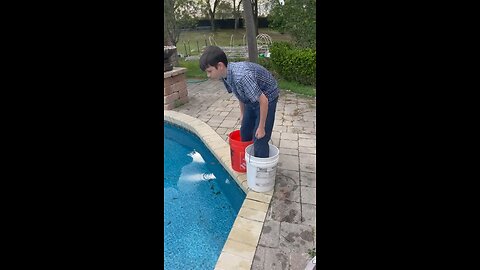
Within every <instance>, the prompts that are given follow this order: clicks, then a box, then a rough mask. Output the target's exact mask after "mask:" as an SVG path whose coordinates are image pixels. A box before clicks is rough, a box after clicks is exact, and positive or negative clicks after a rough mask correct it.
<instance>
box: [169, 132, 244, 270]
mask: <svg viewBox="0 0 480 270" xmlns="http://www.w3.org/2000/svg"><path fill="white" fill-rule="evenodd" d="M164 131H165V133H164V147H165V148H164V194H165V197H164V202H163V203H164V210H165V211H164V236H165V240H164V258H165V262H164V268H165V269H168V270H177V269H214V268H215V264H216V262H217V259H218V257H219V255H220V252H221V251H222V248H223V246H224V244H225V241H226V240H227V237H228V234H229V232H230V230H231V228H232V225H233V222H234V221H235V218H236V216H237V214H238V211H239V209H240V207H241V205H242V203H243V200H244V199H245V193H244V192H243V191H242V190H241V189H240V187H239V186H238V185H237V183H236V182H235V181H234V180H233V179H232V178H231V176H230V175H229V174H228V173H227V171H225V169H224V168H223V166H222V165H221V164H220V163H219V162H218V160H217V159H216V158H215V157H214V156H213V155H212V153H211V152H210V151H209V150H208V149H207V148H206V147H205V145H204V144H203V142H201V141H200V139H199V138H198V137H196V135H194V134H192V133H191V132H189V131H187V130H185V129H182V128H179V127H177V126H174V125H171V124H168V123H164Z"/></svg>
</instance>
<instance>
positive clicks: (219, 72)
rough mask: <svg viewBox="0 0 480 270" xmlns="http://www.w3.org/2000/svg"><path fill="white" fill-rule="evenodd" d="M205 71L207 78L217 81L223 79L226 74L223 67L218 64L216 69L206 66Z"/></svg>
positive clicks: (221, 64)
mask: <svg viewBox="0 0 480 270" xmlns="http://www.w3.org/2000/svg"><path fill="white" fill-rule="evenodd" d="M205 71H206V72H207V77H208V78H210V79H212V80H219V79H220V78H224V77H225V74H226V72H225V71H226V69H225V65H224V64H223V63H222V62H220V63H218V64H217V67H216V68H215V67H212V66H208V67H207V68H206V69H205Z"/></svg>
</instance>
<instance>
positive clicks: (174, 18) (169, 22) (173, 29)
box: [163, 0, 197, 46]
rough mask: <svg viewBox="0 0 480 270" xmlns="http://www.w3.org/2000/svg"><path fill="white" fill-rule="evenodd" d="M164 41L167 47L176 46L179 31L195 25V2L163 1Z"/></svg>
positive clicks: (190, 0)
mask: <svg viewBox="0 0 480 270" xmlns="http://www.w3.org/2000/svg"><path fill="white" fill-rule="evenodd" d="M163 5H164V12H163V16H164V23H165V26H164V31H166V34H165V33H164V35H163V36H164V41H163V43H164V44H166V43H170V44H168V45H175V46H176V45H177V42H178V40H179V38H180V32H181V31H180V30H181V29H183V28H191V27H194V26H195V25H196V24H197V19H196V18H195V17H194V15H193V14H194V13H195V11H196V6H195V2H193V1H192V0H164V2H163Z"/></svg>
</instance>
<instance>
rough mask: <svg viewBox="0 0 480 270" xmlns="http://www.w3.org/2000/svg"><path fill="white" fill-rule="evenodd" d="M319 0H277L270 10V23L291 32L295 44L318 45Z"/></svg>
mask: <svg viewBox="0 0 480 270" xmlns="http://www.w3.org/2000/svg"><path fill="white" fill-rule="evenodd" d="M316 5H317V0H285V4H284V5H281V4H280V3H279V2H278V1H275V3H274V5H273V9H272V11H271V12H270V15H269V16H268V18H269V23H270V24H269V25H270V27H272V28H273V29H276V30H278V31H280V32H281V33H290V34H291V35H292V36H293V38H294V40H295V44H296V45H297V46H299V47H302V48H312V49H313V48H315V47H316V35H317V31H316V23H317V21H316V16H317V12H316Z"/></svg>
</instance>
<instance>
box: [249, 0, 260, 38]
mask: <svg viewBox="0 0 480 270" xmlns="http://www.w3.org/2000/svg"><path fill="white" fill-rule="evenodd" d="M251 1H252V12H253V21H254V22H255V36H258V0H251Z"/></svg>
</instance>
